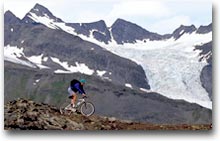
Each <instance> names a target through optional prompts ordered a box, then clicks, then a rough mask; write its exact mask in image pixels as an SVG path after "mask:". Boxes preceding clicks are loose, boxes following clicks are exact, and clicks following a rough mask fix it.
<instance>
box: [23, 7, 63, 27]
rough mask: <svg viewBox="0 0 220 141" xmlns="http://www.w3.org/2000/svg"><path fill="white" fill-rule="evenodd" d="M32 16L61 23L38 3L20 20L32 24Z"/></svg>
mask: <svg viewBox="0 0 220 141" xmlns="http://www.w3.org/2000/svg"><path fill="white" fill-rule="evenodd" d="M33 14H34V15H35V16H38V17H47V18H49V19H53V20H54V21H56V22H63V21H62V20H61V19H60V18H57V17H55V16H54V15H53V14H52V13H51V12H50V11H49V10H48V9H47V8H46V7H44V6H43V5H40V4H38V3H36V4H35V6H34V7H33V8H32V9H31V10H30V11H29V12H28V13H27V14H26V15H25V17H24V18H23V19H22V20H23V21H25V22H26V23H28V22H34V21H33V20H32V16H33Z"/></svg>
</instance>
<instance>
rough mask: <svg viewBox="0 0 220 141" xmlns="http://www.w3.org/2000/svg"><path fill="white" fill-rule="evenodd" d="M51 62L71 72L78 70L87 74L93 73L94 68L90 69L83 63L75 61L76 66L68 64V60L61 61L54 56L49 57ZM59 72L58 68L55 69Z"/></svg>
mask: <svg viewBox="0 0 220 141" xmlns="http://www.w3.org/2000/svg"><path fill="white" fill-rule="evenodd" d="M50 58H51V59H52V61H53V62H55V63H57V64H59V65H61V66H62V67H63V68H64V69H66V70H68V71H69V72H71V73H76V72H80V73H83V74H87V75H92V74H93V73H94V70H92V69H90V68H89V67H88V66H87V65H85V64H84V63H78V62H75V65H76V66H72V65H69V64H68V62H61V61H60V59H58V58H55V57H50ZM57 72H58V73H59V72H61V71H60V70H58V71H56V73H57Z"/></svg>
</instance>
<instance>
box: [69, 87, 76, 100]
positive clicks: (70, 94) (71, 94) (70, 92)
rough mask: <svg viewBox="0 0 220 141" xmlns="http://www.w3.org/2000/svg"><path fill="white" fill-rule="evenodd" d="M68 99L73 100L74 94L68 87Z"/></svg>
mask: <svg viewBox="0 0 220 141" xmlns="http://www.w3.org/2000/svg"><path fill="white" fill-rule="evenodd" d="M68 93H69V95H68V96H69V98H73V95H74V94H76V93H75V92H74V91H73V90H72V89H71V88H70V87H69V88H68Z"/></svg>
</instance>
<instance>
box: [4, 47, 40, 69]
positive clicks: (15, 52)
mask: <svg viewBox="0 0 220 141" xmlns="http://www.w3.org/2000/svg"><path fill="white" fill-rule="evenodd" d="M23 50H24V48H18V47H17V46H10V45H7V46H5V47H4V60H7V61H9V62H13V63H16V64H21V65H25V66H28V67H31V68H36V66H34V65H33V64H31V63H30V62H28V61H24V60H21V59H19V58H20V57H22V56H24V53H23Z"/></svg>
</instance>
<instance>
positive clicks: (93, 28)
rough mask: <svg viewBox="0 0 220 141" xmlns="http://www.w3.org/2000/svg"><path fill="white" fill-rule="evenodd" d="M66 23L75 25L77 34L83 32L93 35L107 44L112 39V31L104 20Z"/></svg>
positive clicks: (86, 34)
mask: <svg viewBox="0 0 220 141" xmlns="http://www.w3.org/2000/svg"><path fill="white" fill-rule="evenodd" d="M66 25H67V26H70V27H73V28H74V29H75V32H76V33H77V34H83V35H85V36H87V37H89V36H92V37H94V38H95V39H96V40H98V41H100V42H104V43H105V44H108V42H110V41H111V35H110V32H109V30H108V27H107V26H106V24H105V22H104V21H103V20H100V21H97V22H93V23H67V24H66Z"/></svg>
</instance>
